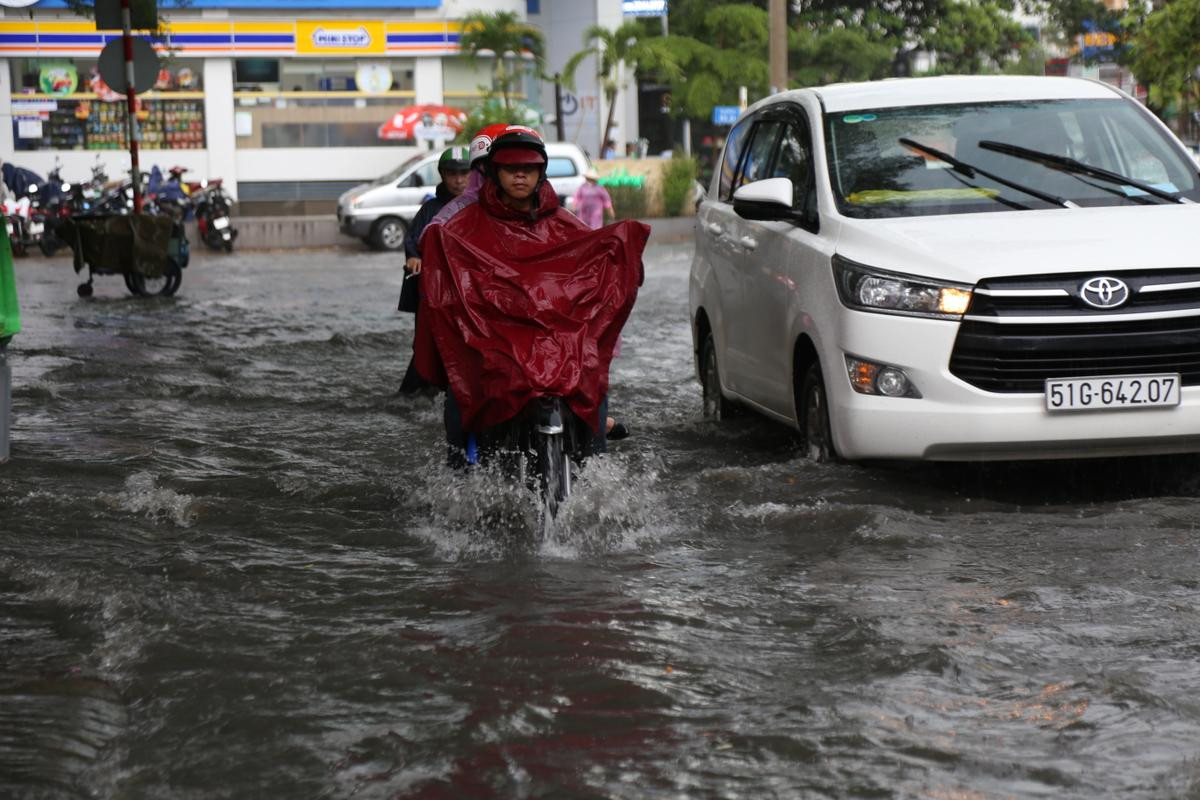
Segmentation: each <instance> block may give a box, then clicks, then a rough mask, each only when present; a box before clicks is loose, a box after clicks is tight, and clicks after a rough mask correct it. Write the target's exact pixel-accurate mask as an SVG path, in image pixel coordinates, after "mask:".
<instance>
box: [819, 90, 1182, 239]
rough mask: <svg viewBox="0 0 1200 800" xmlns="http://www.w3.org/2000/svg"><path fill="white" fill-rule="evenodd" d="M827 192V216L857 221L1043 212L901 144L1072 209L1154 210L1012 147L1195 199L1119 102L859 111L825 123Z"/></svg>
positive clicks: (1174, 161)
mask: <svg viewBox="0 0 1200 800" xmlns="http://www.w3.org/2000/svg"><path fill="white" fill-rule="evenodd" d="M826 125H827V135H826V139H827V147H828V150H829V171H830V175H829V177H830V182H831V183H832V184H833V189H834V193H835V195H836V197H837V202H838V209H839V210H840V211H841V212H842V213H843V214H846V215H847V216H850V217H860V218H873V217H905V216H918V215H931V214H963V213H970V212H979V211H999V210H1004V209H1006V208H1009V209H1012V208H1016V209H1020V208H1049V207H1055V204H1053V203H1050V202H1047V201H1045V200H1041V199H1038V198H1037V197H1034V196H1032V195H1030V194H1027V193H1025V192H1022V191H1020V190H1017V189H1014V188H1012V187H1011V186H1009V185H1005V184H1002V183H999V182H997V181H995V180H992V179H990V178H988V177H987V176H986V175H984V174H982V173H975V174H974V175H973V176H972V175H964V174H963V173H961V172H957V171H954V170H952V169H950V167H949V165H948V164H946V163H945V162H943V161H941V160H940V159H938V158H937V157H936V156H934V155H932V154H930V153H928V152H922V151H920V150H916V149H914V148H912V147H910V146H909V145H907V144H905V143H904V142H902V141H901V139H905V140H910V141H913V142H917V143H920V144H923V145H925V146H927V147H933V148H935V149H937V150H941V151H943V152H946V153H949V154H951V155H953V156H954V157H955V158H957V159H958V160H959V161H962V162H964V163H966V164H968V165H970V166H972V167H976V168H978V169H981V170H984V171H986V172H989V173H992V174H994V175H997V176H1000V177H1003V178H1005V179H1006V180H1008V181H1011V182H1015V183H1017V184H1020V185H1022V186H1026V187H1029V188H1032V189H1035V190H1040V191H1042V192H1049V193H1050V194H1054V195H1058V196H1060V197H1063V198H1065V199H1067V200H1070V201H1072V202H1073V203H1075V204H1076V205H1080V206H1120V205H1142V204H1154V203H1162V202H1164V201H1162V200H1156V199H1154V198H1151V197H1148V196H1146V194H1145V193H1144V192H1142V191H1141V190H1139V189H1136V188H1135V187H1133V186H1129V185H1124V184H1122V183H1120V182H1119V181H1115V182H1110V181H1104V180H1099V179H1097V178H1095V177H1093V176H1089V175H1083V174H1077V173H1071V172H1069V171H1067V170H1064V169H1061V168H1056V166H1055V165H1054V164H1052V163H1047V162H1043V161H1039V160H1037V158H1036V157H1034V158H1030V157H1028V156H1026V157H1022V156H1020V155H1013V154H1011V153H1004V152H998V151H997V149H996V144H997V143H998V144H999V145H1000V146H1003V145H1015V146H1017V147H1021V148H1024V149H1025V150H1027V151H1033V152H1034V153H1035V154H1036V153H1043V154H1048V155H1049V156H1050V157H1055V156H1057V157H1065V158H1068V159H1074V160H1076V161H1080V162H1082V163H1084V164H1087V165H1089V166H1094V167H1101V168H1103V169H1106V170H1109V171H1110V172H1115V173H1119V174H1121V175H1124V176H1126V177H1128V178H1132V179H1133V180H1135V181H1141V182H1142V183H1148V184H1151V185H1153V186H1155V187H1156V188H1160V189H1164V190H1167V191H1171V192H1180V193H1181V194H1182V195H1183V196H1184V197H1187V198H1188V199H1191V200H1200V180H1198V179H1197V177H1196V168H1195V165H1194V164H1192V163H1189V162H1188V160H1187V157H1186V156H1185V155H1182V154H1181V153H1179V152H1178V151H1177V150H1176V148H1175V147H1174V146H1173V145H1172V143H1171V141H1170V140H1169V139H1168V138H1167V137H1166V136H1165V135H1164V134H1163V133H1162V132H1161V131H1160V130H1159V129H1158V127H1157V126H1156V125H1155V124H1154V123H1153V122H1152V121H1151V119H1150V118H1148V117H1147V116H1146V113H1145V112H1144V111H1142V110H1141V109H1140V108H1139V107H1138V106H1137V105H1136V104H1135V103H1133V102H1130V101H1128V100H1124V99H1113V100H1108V99H1078V100H1025V101H1020V102H996V103H966V104H955V105H942V106H917V107H902V108H884V109H864V110H861V111H853V112H838V113H836V114H831V115H829V116H827V118H826Z"/></svg>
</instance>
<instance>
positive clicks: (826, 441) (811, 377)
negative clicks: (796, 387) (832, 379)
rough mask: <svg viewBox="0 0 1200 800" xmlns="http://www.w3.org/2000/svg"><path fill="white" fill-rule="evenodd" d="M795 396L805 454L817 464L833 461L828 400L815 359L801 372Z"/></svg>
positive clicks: (835, 457)
mask: <svg viewBox="0 0 1200 800" xmlns="http://www.w3.org/2000/svg"><path fill="white" fill-rule="evenodd" d="M798 399H799V404H798V410H799V412H800V430H801V432H802V433H803V434H804V450H805V454H806V455H807V456H808V457H809V458H810V459H811V460H813V461H815V462H817V463H818V464H825V463H828V462H830V461H836V460H837V452H836V451H835V450H834V449H833V432H832V430H831V428H830V425H829V399H828V395H826V394H825V381H824V380H823V378H822V376H821V365H820V364H818V363H815V362H814V363H813V364H812V365H811V366H810V367H809V368H808V370H807V371H806V372H805V373H804V379H803V380H802V381H801V382H800V397H799V398H798Z"/></svg>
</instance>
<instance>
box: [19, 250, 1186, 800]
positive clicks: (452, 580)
mask: <svg viewBox="0 0 1200 800" xmlns="http://www.w3.org/2000/svg"><path fill="white" fill-rule="evenodd" d="M651 242H652V244H651V247H650V249H649V250H648V253H647V264H646V267H647V274H646V283H645V286H644V287H643V290H642V293H641V295H640V296H639V299H638V304H637V306H636V308H635V310H634V314H633V317H632V319H631V321H630V323H629V325H628V326H627V328H626V331H625V334H624V342H623V346H622V354H621V357H620V358H619V359H617V360H616V361H615V362H614V369H613V389H612V392H611V396H610V409H611V411H612V412H613V413H614V415H615V416H617V417H619V418H620V419H622V420H623V421H625V422H626V423H627V424H628V425H629V427H630V428H631V430H632V432H633V435H632V436H631V437H630V438H629V439H627V440H624V441H622V442H618V443H614V445H613V446H612V448H611V452H610V455H609V456H607V457H605V458H604V459H601V460H598V461H596V462H594V463H592V464H590V465H589V466H588V467H587V469H586V470H585V472H584V474H583V476H582V478H581V480H580V484H579V485H578V486H577V487H576V492H577V493H576V494H575V495H573V496H572V498H571V499H570V500H569V502H568V504H567V506H566V507H565V509H564V512H563V513H562V514H561V516H560V520H559V523H558V525H557V526H556V527H555V528H554V529H552V530H551V531H550V532H549V536H548V539H547V541H546V542H545V543H544V544H541V545H540V546H538V547H536V548H529V547H525V546H522V542H523V541H525V539H526V537H527V535H528V534H529V532H530V531H531V530H533V529H534V528H535V527H536V521H534V519H533V511H532V506H531V502H532V501H531V500H529V498H526V497H524V496H520V495H519V493H515V492H513V491H511V490H509V489H507V487H506V486H505V485H504V484H503V482H501V481H499V480H497V479H495V478H493V477H491V476H487V475H477V476H471V477H470V478H462V477H460V476H457V475H455V474H452V473H451V472H450V471H449V470H448V469H447V468H446V467H444V466H443V462H444V458H445V453H444V447H443V445H442V429H441V402H440V399H433V398H397V397H396V396H395V391H396V388H397V387H398V386H399V383H400V379H401V376H402V375H403V371H404V367H405V365H406V364H407V361H408V356H409V346H410V342H411V334H412V318H411V316H410V315H401V314H398V313H397V312H396V311H395V304H396V297H397V295H398V293H399V289H400V275H401V273H400V269H399V264H400V260H399V258H398V257H397V256H393V255H383V254H371V253H365V252H364V253H352V252H334V251H328V252H306V253H300V252H273V253H238V254H234V255H233V256H229V257H220V256H208V255H206V254H197V256H196V257H195V258H194V259H193V261H192V266H191V267H190V268H189V269H188V270H186V271H185V273H184V279H183V286H182V288H181V290H180V294H179V295H178V296H177V297H176V298H173V299H157V298H156V299H152V300H137V299H133V298H131V297H130V296H129V295H128V293H127V292H126V291H125V289H124V286H123V285H122V284H121V282H120V280H119V279H118V278H111V277H110V278H98V279H97V282H96V297H94V298H93V299H91V300H90V301H84V300H80V299H78V298H77V297H76V295H75V285H76V283H77V282H78V281H77V279H76V278H75V276H74V275H73V274H72V272H71V268H70V264H69V261H67V260H64V259H56V260H53V261H47V260H44V259H41V258H29V259H24V260H20V261H18V262H17V264H16V269H17V278H18V286H19V291H20V297H21V303H22V315H23V319H24V325H25V329H24V331H23V332H22V333H21V334H20V335H18V336H17V337H16V338H15V339H14V341H13V343H12V346H11V347H10V350H9V363H10V364H11V366H12V367H13V371H14V382H15V388H14V398H13V401H14V410H15V421H14V427H13V432H12V450H13V459H12V461H11V462H9V463H8V464H5V465H3V466H0V797H5V798H8V797H12V798H93V797H94V798H151V797H154V798H166V797H170V798H197V799H199V798H204V799H205V800H208V799H209V798H276V797H277V798H351V797H353V798H356V799H357V798H447V799H449V798H572V799H574V798H622V799H624V798H628V800H659V799H663V800H665V799H667V798H671V799H675V798H746V799H747V800H761V799H762V798H809V797H813V798H938V799H941V798H947V799H949V798H963V799H964V800H976V799H979V800H982V799H984V798H1009V797H1016V798H1100V797H1103V798H1122V799H1123V800H1124V799H1127V798H1182V797H1197V796H1200V760H1198V758H1200V574H1198V572H1197V563H1198V556H1200V533H1198V532H1197V524H1198V523H1200V505H1198V504H1197V501H1196V498H1197V495H1200V460H1198V459H1196V458H1159V459H1151V460H1125V461H1110V462H1087V463H1079V464H1061V463H1049V464H1034V465H1032V466H1031V465H1010V466H994V467H989V468H975V467H964V466H961V465H955V466H949V467H938V466H914V465H902V466H886V465H885V466H880V465H873V466H870V465H868V466H864V465H848V464H832V465H814V464H811V463H809V462H808V461H806V460H804V459H802V458H800V456H799V453H798V451H797V448H796V443H795V440H794V439H793V438H792V436H791V435H790V433H789V432H788V431H787V430H786V429H784V428H781V427H779V426H776V425H774V424H772V423H769V422H766V421H763V420H760V419H757V418H754V417H748V418H745V419H737V420H733V421H730V422H723V423H713V422H705V421H704V420H702V419H701V415H700V390H699V386H698V384H697V383H696V381H695V378H694V376H693V367H692V353H691V337H690V334H689V332H688V327H687V277H688V267H689V265H690V261H691V247H690V245H686V244H684V245H655V244H653V242H654V239H653V238H652V239H651Z"/></svg>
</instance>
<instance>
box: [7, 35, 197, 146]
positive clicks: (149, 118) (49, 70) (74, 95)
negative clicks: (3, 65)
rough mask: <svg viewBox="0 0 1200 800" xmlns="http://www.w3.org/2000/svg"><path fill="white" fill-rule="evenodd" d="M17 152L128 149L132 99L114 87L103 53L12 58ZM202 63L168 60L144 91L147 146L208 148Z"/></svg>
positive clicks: (140, 118)
mask: <svg viewBox="0 0 1200 800" xmlns="http://www.w3.org/2000/svg"><path fill="white" fill-rule="evenodd" d="M9 69H10V70H11V79H12V87H13V99H12V111H13V122H12V124H13V137H14V142H15V145H16V149H17V150H117V149H126V148H127V147H128V146H129V145H128V137H127V135H126V117H125V114H126V111H125V98H124V96H123V95H118V94H116V93H115V92H113V91H112V90H111V89H109V88H108V87H107V86H106V85H104V82H103V81H102V80H101V79H100V77H99V74H98V72H97V70H96V59H94V58H92V59H87V58H79V59H69V58H53V59H12V60H10V62H9ZM202 74H203V69H202V65H201V62H200V61H198V60H195V59H168V60H166V61H164V62H163V68H162V70H161V71H160V72H159V77H158V81H157V83H156V84H155V88H154V89H152V90H150V91H148V92H144V93H142V94H140V95H138V121H139V123H140V125H141V130H142V147H144V148H147V149H151V150H193V149H202V148H203V147H204V92H203V86H202V85H201V75H202Z"/></svg>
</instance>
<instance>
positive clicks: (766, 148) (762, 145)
mask: <svg viewBox="0 0 1200 800" xmlns="http://www.w3.org/2000/svg"><path fill="white" fill-rule="evenodd" d="M782 127H783V123H782V122H775V121H768V122H760V123H759V124H758V125H757V126H756V127H755V128H754V138H753V139H752V140H751V141H750V147H749V149H747V151H746V163H745V164H743V165H742V174H741V175H739V176H738V178H737V180H736V181H734V184H733V188H734V189H735V190H736V189H737V188H738V187H739V186H742V185H743V184H747V183H753V182H754V181H761V180H762V179H763V178H766V177H768V176H767V168H768V167H769V166H770V164H771V152H772V150H774V148H775V140H776V139H778V138H779V131H780V129H781V128H782Z"/></svg>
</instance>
